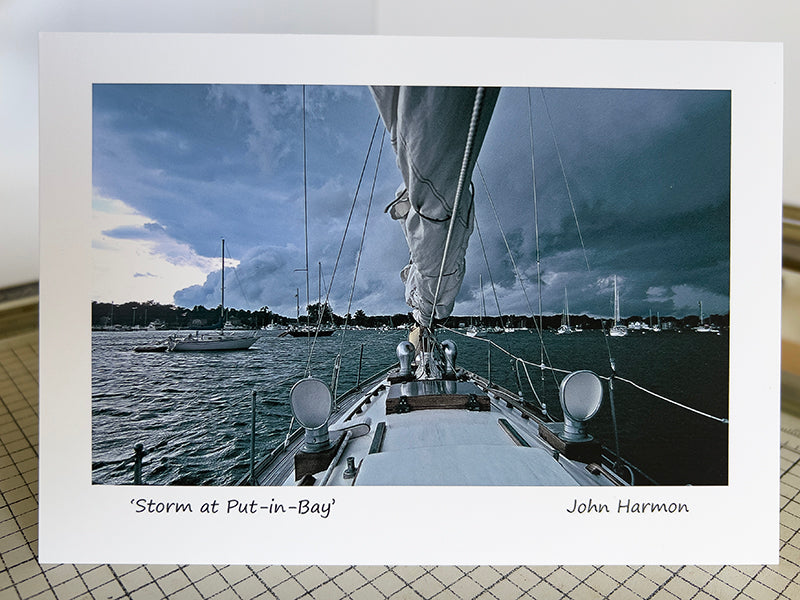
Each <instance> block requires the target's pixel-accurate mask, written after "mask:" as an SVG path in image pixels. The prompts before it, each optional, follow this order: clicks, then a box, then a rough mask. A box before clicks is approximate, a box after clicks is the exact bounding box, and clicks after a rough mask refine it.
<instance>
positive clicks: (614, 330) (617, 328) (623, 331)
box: [609, 275, 628, 337]
mask: <svg viewBox="0 0 800 600" xmlns="http://www.w3.org/2000/svg"><path fill="white" fill-rule="evenodd" d="M619 321H620V318H619V292H618V291H617V276H616V275H614V325H613V327H611V331H609V335H612V336H614V337H622V336H625V335H628V328H627V327H625V325H620V324H619Z"/></svg>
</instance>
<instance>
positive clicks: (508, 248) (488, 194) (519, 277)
mask: <svg viewBox="0 0 800 600" xmlns="http://www.w3.org/2000/svg"><path fill="white" fill-rule="evenodd" d="M477 168H478V174H479V175H480V177H481V181H482V182H483V186H484V189H485V190H486V197H487V198H488V199H489V204H490V205H491V207H492V211H493V212H494V218H495V221H497V227H498V229H499V230H500V235H501V236H502V238H503V243H504V244H505V246H506V252H508V258H509V259H510V260H511V266H512V267H513V269H514V275H515V277H516V279H517V281H519V285H520V287H521V288H522V293H523V295H524V296H525V303H526V304H527V305H528V310H529V311H530V312H531V315H533V314H535V313H534V312H533V307H532V306H531V301H530V298H528V292H527V290H526V289H525V282H524V281H523V279H522V275H521V273H520V271H519V268H518V267H517V262H516V261H515V260H514V254H513V253H512V252H511V246H510V245H509V244H508V238H506V233H505V231H504V230H503V224H502V223H501V222H500V216H499V215H498V214H497V207H496V206H495V204H494V200H492V194H491V192H490V191H489V186H488V185H487V183H486V178H485V177H484V176H483V170H482V169H481V166H480V164H478V165H477ZM493 285H494V284H493ZM533 324H534V326H535V328H536V333H537V335H538V336H539V344H540V348H541V349H542V354H543V355H544V358H545V359H546V360H547V363H548V364H552V363H551V361H550V356H549V354H548V352H547V347H546V346H545V343H544V335H542V330H541V327H540V326H539V323H537V322H536V319H535V318H534V319H533ZM542 363H544V360H543V361H542ZM553 383H554V384H555V385H556V387H558V381H557V380H556V377H555V374H554V375H553Z"/></svg>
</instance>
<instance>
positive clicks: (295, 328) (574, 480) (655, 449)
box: [64, 83, 731, 511]
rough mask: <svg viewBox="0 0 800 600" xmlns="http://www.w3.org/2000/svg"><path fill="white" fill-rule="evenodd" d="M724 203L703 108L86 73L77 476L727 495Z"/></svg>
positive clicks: (589, 95)
mask: <svg viewBox="0 0 800 600" xmlns="http://www.w3.org/2000/svg"><path fill="white" fill-rule="evenodd" d="M730 214H731V93H730V91H728V90H683V89H680V90H679V89H598V88H520V87H504V88H491V87H486V88H482V87H420V86H397V87H394V86H380V87H379V86H374V87H370V86H327V85H250V84H248V85H231V84H221V85H206V84H202V85H201V84H130V83H126V84H116V83H103V84H98V83H96V84H94V85H93V86H92V225H91V227H92V234H91V244H92V250H91V256H92V289H91V299H90V301H91V324H92V334H91V344H92V347H91V350H92V351H91V363H92V373H91V379H92V382H91V388H92V399H91V421H92V424H91V432H92V465H91V469H92V474H91V481H92V483H93V484H95V485H132V484H138V485H148V486H176V485H180V486H232V485H242V486H431V485H435V486H667V485H669V486H674V485H694V486H698V485H704V486H725V485H727V484H728V478H729V472H728V469H729V464H728V463H729V460H728V459H729V429H728V427H729V423H728V416H729V350H730V348H729V333H730V330H729V313H730V271H731V261H730V254H731V252H730V250H731V234H730V231H731V229H730V227H731V218H730ZM64 318H69V315H64ZM587 497H588V496H587ZM675 506H676V510H679V509H680V505H675ZM587 508H588V507H584V510H586V509H587ZM669 508H670V506H667V507H666V509H665V510H669ZM575 510H578V511H579V510H581V508H580V507H579V506H578V505H577V504H576V506H575Z"/></svg>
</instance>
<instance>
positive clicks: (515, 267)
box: [477, 164, 533, 314]
mask: <svg viewBox="0 0 800 600" xmlns="http://www.w3.org/2000/svg"><path fill="white" fill-rule="evenodd" d="M477 167H478V174H479V175H480V176H481V181H482V182H483V187H484V189H485V190H486V197H487V198H488V199H489V204H491V205H492V211H493V212H494V218H495V220H496V221H497V227H498V228H499V229H500V235H501V236H502V237H503V243H504V244H505V245H506V251H507V252H508V258H510V259H511V266H512V267H513V268H514V275H515V276H516V278H517V281H519V285H520V286H521V287H522V293H523V295H524V296H525V303H526V304H527V305H528V310H529V311H531V314H533V307H532V306H531V301H530V298H528V290H526V289H525V282H524V281H523V279H522V275H521V274H520V272H519V269H518V268H517V261H515V260H514V255H513V254H512V253H511V247H510V246H509V245H508V239H507V238H506V233H505V231H503V226H502V225H501V224H500V217H499V216H498V214H497V207H496V206H495V205H494V200H493V199H492V194H491V192H490V191H489V186H488V185H487V184H486V178H485V177H484V176H483V169H481V165H480V164H478V165H477Z"/></svg>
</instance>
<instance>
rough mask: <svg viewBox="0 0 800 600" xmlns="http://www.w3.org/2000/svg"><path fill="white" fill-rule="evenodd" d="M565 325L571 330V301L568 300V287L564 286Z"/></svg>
mask: <svg viewBox="0 0 800 600" xmlns="http://www.w3.org/2000/svg"><path fill="white" fill-rule="evenodd" d="M564 325H566V326H567V328H569V300H567V286H564Z"/></svg>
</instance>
